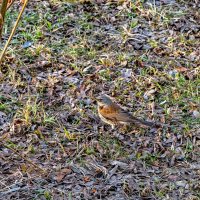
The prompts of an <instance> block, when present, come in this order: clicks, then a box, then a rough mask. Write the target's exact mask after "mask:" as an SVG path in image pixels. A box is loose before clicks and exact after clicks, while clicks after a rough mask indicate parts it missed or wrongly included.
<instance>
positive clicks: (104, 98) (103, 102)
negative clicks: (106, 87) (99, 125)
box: [96, 94, 113, 106]
mask: <svg viewBox="0 0 200 200" xmlns="http://www.w3.org/2000/svg"><path fill="white" fill-rule="evenodd" d="M96 101H97V103H98V105H99V106H108V105H111V104H112V103H113V102H112V100H111V98H110V97H109V96H108V95H106V94H103V95H100V96H98V97H97V98H96Z"/></svg>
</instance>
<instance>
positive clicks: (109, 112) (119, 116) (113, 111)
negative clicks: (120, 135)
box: [96, 95, 154, 129]
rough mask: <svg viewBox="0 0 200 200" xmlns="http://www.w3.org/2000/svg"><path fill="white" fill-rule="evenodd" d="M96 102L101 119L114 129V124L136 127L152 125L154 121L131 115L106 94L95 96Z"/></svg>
mask: <svg viewBox="0 0 200 200" xmlns="http://www.w3.org/2000/svg"><path fill="white" fill-rule="evenodd" d="M96 100H97V104H98V114H99V117H100V118H101V120H102V121H103V122H105V123H107V124H110V125H111V126H112V129H114V127H115V125H118V124H125V125H131V124H133V125H136V126H137V127H144V128H147V127H153V126H154V123H152V122H148V121H144V120H141V119H138V118H136V117H134V116H132V115H131V114H130V113H128V112H127V111H125V110H124V109H123V108H122V107H121V106H120V105H118V104H117V103H115V102H113V101H112V100H111V98H110V97H109V96H108V95H101V96H99V97H98V98H96Z"/></svg>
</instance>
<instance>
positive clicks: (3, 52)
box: [0, 0, 28, 65]
mask: <svg viewBox="0 0 200 200" xmlns="http://www.w3.org/2000/svg"><path fill="white" fill-rule="evenodd" d="M27 3H28V0H25V2H24V4H23V7H22V9H21V11H20V13H19V15H18V18H17V21H16V22H15V25H14V27H13V29H12V32H11V34H10V36H9V38H8V41H7V43H6V45H5V46H4V49H3V51H2V53H1V56H0V65H1V62H2V59H3V56H4V54H5V52H6V50H7V48H8V45H9V44H10V41H11V39H12V37H13V35H14V33H15V31H16V29H17V26H18V23H19V20H20V18H21V16H22V14H23V12H24V9H25V7H26V5H27Z"/></svg>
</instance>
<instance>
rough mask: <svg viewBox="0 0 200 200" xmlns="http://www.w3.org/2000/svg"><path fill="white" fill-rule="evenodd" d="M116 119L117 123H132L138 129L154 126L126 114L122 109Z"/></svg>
mask: <svg viewBox="0 0 200 200" xmlns="http://www.w3.org/2000/svg"><path fill="white" fill-rule="evenodd" d="M116 118H117V121H120V122H127V123H133V124H135V125H136V126H140V127H146V126H149V127H151V126H153V125H154V123H152V122H148V121H144V120H141V119H138V118H136V117H134V116H132V115H131V114H130V113H128V112H127V111H125V110H123V109H120V112H118V113H117V115H116Z"/></svg>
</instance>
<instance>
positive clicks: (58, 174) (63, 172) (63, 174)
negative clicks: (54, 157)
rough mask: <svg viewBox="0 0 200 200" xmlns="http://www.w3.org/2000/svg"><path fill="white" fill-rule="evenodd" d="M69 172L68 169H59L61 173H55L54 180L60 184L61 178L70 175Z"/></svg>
mask: <svg viewBox="0 0 200 200" xmlns="http://www.w3.org/2000/svg"><path fill="white" fill-rule="evenodd" d="M71 172H72V170H71V169H69V168H64V169H61V171H59V172H57V173H56V176H55V180H56V181H57V182H61V181H62V180H63V178H64V177H65V176H66V175H68V174H70V173H71Z"/></svg>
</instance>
